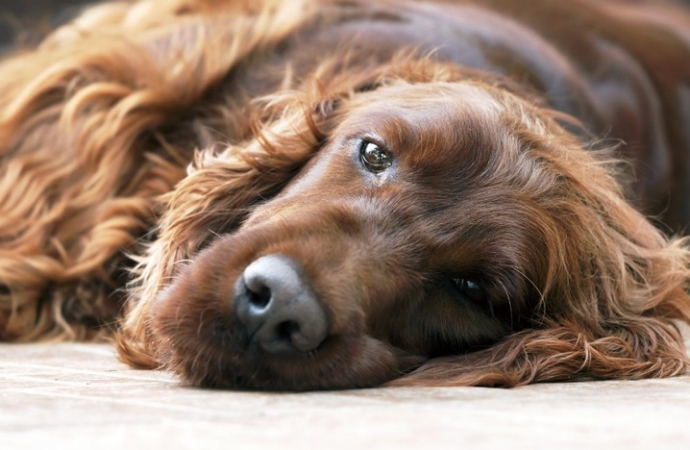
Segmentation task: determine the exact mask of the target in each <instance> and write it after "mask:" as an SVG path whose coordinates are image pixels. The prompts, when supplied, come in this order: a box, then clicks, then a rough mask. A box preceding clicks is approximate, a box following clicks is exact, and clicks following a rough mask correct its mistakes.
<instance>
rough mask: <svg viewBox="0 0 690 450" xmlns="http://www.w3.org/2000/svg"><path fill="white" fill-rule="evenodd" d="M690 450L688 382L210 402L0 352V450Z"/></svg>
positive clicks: (50, 355)
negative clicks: (465, 449) (379, 449)
mask: <svg viewBox="0 0 690 450" xmlns="http://www.w3.org/2000/svg"><path fill="white" fill-rule="evenodd" d="M260 447H263V448H294V449H301V450H302V449H312V448H324V449H354V450H359V449H362V450H365V449H367V450H368V449H375V448H395V449H408V448H410V449H411V448H415V449H434V450H436V449H446V448H447V449H462V448H472V449H477V448H479V449H482V448H497V449H511V450H512V449H518V448H526V449H535V448H549V449H566V448H578V449H592V448H602V449H607V450H611V449H618V448H620V449H626V450H628V449H637V448H649V449H669V448H677V449H690V376H684V377H679V378H673V379H665V380H647V381H628V382H622V381H607V382H588V383H563V384H542V385H535V386H528V387H525V388H519V389H512V390H502V389H486V388H415V389H408V388H404V389H403V388H388V389H369V390H358V391H342V392H323V393H306V394H264V393H241V392H218V391H205V390H198V389H191V388H186V387H182V386H180V385H179V384H178V383H177V382H176V381H175V380H174V379H172V378H171V377H170V376H169V375H168V374H166V373H163V372H148V371H136V370H131V369H129V368H127V367H126V366H124V365H122V364H120V363H119V362H118V361H117V360H116V358H115V356H114V352H113V350H112V348H111V347H110V346H108V345H101V344H35V345H34V344H32V345H8V344H0V448H2V449H3V450H14V449H17V450H29V449H34V448H35V449H39V448H40V449H51V450H52V449H62V448H65V449H70V450H71V449H82V448H89V449H94V450H102V449H106V448H118V449H135V448H146V449H150V450H152V449H158V448H163V449H173V448H190V449H204V448H223V449H226V448H227V449H250V448H260Z"/></svg>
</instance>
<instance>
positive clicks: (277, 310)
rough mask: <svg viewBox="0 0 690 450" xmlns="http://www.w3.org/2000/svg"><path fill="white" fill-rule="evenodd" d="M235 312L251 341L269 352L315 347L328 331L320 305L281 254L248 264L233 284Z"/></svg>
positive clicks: (288, 351) (285, 351)
mask: <svg viewBox="0 0 690 450" xmlns="http://www.w3.org/2000/svg"><path fill="white" fill-rule="evenodd" d="M235 312H236V314H237V319H238V320H239V321H240V323H242V324H243V325H244V326H245V327H246V329H247V333H248V335H249V336H250V340H251V343H254V344H258V345H260V346H261V347H262V348H263V349H264V350H265V351H267V352H269V353H290V352H295V351H300V352H308V351H310V350H314V349H315V348H317V347H318V346H319V345H320V344H321V343H322V342H323V340H324V339H326V335H327V333H328V324H327V322H326V313H325V312H324V310H323V308H322V307H321V304H320V303H319V302H318V300H317V299H316V296H315V295H314V293H313V292H312V291H311V289H310V288H309V286H308V284H307V283H305V281H304V279H303V277H302V276H301V274H300V272H299V271H298V269H297V266H296V264H295V263H294V262H293V261H292V260H291V259H289V258H287V257H285V256H282V255H268V256H264V257H262V258H259V259H257V260H256V261H254V262H253V263H251V264H250V265H249V266H247V268H246V269H245V271H244V274H243V276H242V277H240V279H239V280H238V282H237V285H236V286H235Z"/></svg>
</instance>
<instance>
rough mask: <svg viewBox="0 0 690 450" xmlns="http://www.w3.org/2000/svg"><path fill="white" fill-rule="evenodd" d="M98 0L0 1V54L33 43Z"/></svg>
mask: <svg viewBox="0 0 690 450" xmlns="http://www.w3.org/2000/svg"><path fill="white" fill-rule="evenodd" d="M89 3H97V0H0V53H2V52H4V51H6V50H8V49H9V48H11V47H12V46H14V45H16V44H32V43H35V42H37V41H39V40H40V39H41V37H43V36H45V34H46V33H48V32H49V31H50V30H51V29H53V28H55V27H56V26H57V25H59V24H61V23H64V22H66V21H68V20H69V19H71V18H72V17H74V16H75V15H76V14H77V13H78V12H79V11H80V10H81V8H82V7H83V6H84V5H88V4H89Z"/></svg>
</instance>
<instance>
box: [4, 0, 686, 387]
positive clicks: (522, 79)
mask: <svg viewBox="0 0 690 450" xmlns="http://www.w3.org/2000/svg"><path fill="white" fill-rule="evenodd" d="M688 30H690V14H688V13H687V12H686V11H685V10H684V9H683V8H682V7H681V6H679V5H678V4H675V3H672V2H670V1H669V2H665V1H651V0H650V1H644V0H642V1H632V0H631V1H624V0H615V1H607V2H600V1H597V0H571V1H568V2H555V1H551V0H530V1H523V2H515V1H513V0H484V1H463V0H456V1H445V2H441V1H438V2H428V3H424V2H413V1H407V2H406V1H387V0H376V1H373V2H372V1H359V0H347V1H346V0H321V1H319V0H303V1H264V2H252V1H246V2H242V1H239V0H235V1H231V0H228V1H211V0H206V1H203V0H145V1H140V2H137V3H131V4H128V3H113V4H104V5H101V6H98V7H95V8H92V9H89V10H87V11H86V12H85V13H84V14H83V15H82V16H80V17H79V18H78V19H77V20H75V21H74V22H73V23H72V24H69V25H67V26H64V27H62V28H60V29H58V30H57V31H56V32H55V33H53V34H52V35H51V36H50V37H49V38H48V39H47V40H46V41H45V42H44V43H43V44H42V45H41V46H40V47H39V48H37V49H33V50H29V51H25V52H23V53H21V54H17V55H15V56H13V57H11V58H8V59H7V60H6V61H4V63H2V65H0V100H1V101H0V105H2V107H1V109H0V155H1V158H2V159H0V168H1V170H2V172H1V179H0V208H1V210H0V211H1V212H0V336H1V337H2V338H3V339H5V340H22V341H26V340H36V339H40V338H49V337H60V338H68V339H83V338H88V337H92V336H94V335H95V334H98V333H102V332H100V331H99V330H103V326H104V325H108V324H110V323H112V322H113V321H115V320H117V319H118V317H119V311H120V309H122V307H123V304H124V309H125V313H124V318H123V319H122V321H121V324H120V327H119V328H118V331H117V342H118V349H119V352H120V356H121V358H122V359H123V360H124V361H125V362H127V363H129V364H131V365H133V366H140V367H142V366H143V367H165V368H167V369H170V370H173V371H175V372H176V373H177V374H178V375H179V376H180V377H181V378H182V379H183V380H184V381H186V382H189V383H191V384H194V385H200V386H217V387H230V388H242V389H278V390H304V389H329V388H349V387H363V386H375V385H379V384H382V383H386V382H392V383H393V384H426V385H431V384H433V385H467V384H479V385H507V386H512V385H519V384H525V383H530V382H534V381H551V380H579V379H591V378H643V377H662V376H671V375H676V374H680V373H684V372H685V371H686V369H687V367H688V358H687V356H686V353H685V349H684V347H683V343H682V339H681V336H680V333H679V332H678V330H677V329H676V327H675V325H674V322H673V321H674V320H675V319H680V320H682V321H690V298H688V294H687V293H686V291H687V288H688V279H689V277H690V269H689V264H690V254H689V253H688V249H687V246H686V241H685V240H684V239H668V238H666V237H664V235H663V234H662V232H660V231H659V230H658V229H657V228H655V227H654V226H653V225H652V224H651V223H650V222H649V221H648V220H647V219H645V217H644V216H643V215H642V214H641V213H640V212H638V209H640V210H642V211H643V212H644V213H647V214H653V215H655V217H656V218H658V219H659V221H660V222H659V223H662V222H663V223H665V225H664V230H676V231H679V230H681V229H682V228H683V227H685V226H686V225H687V224H688V223H690V202H688V201H687V198H688V194H690V131H689V130H690V31H688ZM619 158H623V159H625V160H627V161H630V164H628V165H622V164H620V162H619V161H620V159H619ZM624 193H625V194H624ZM626 195H627V199H626ZM630 202H632V203H633V204H634V205H636V207H633V206H631V203H630ZM636 208H638V209H636ZM132 261H134V262H132ZM129 273H133V274H134V275H133V277H132V278H131V279H130V277H129V275H128V274H129ZM128 281H129V282H128ZM106 328H108V327H106Z"/></svg>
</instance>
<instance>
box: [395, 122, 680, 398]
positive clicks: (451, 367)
mask: <svg viewBox="0 0 690 450" xmlns="http://www.w3.org/2000/svg"><path fill="white" fill-rule="evenodd" d="M537 116H539V117H542V118H544V117H546V118H547V119H546V120H544V121H543V122H541V123H540V125H539V126H540V127H541V130H540V132H539V133H535V132H533V131H532V130H530V129H529V128H533V126H526V125H525V124H524V123H515V124H513V127H514V129H515V130H516V131H515V132H516V135H517V136H518V137H519V138H520V140H521V142H522V147H523V150H522V152H523V154H525V155H531V156H533V157H534V159H532V160H536V161H540V163H541V169H542V170H544V171H545V172H546V171H552V173H550V174H548V173H547V174H546V175H547V176H546V177H541V179H542V180H548V179H551V180H552V184H550V185H548V186H536V187H535V190H538V189H540V188H543V189H544V193H545V194H546V195H541V196H540V197H541V198H542V200H538V201H539V202H540V203H541V207H542V211H543V212H544V215H543V217H541V218H540V221H541V222H542V223H544V224H547V225H545V226H547V227H548V229H549V232H548V233H545V234H544V235H545V236H547V237H548V238H549V239H550V241H549V242H548V243H547V245H546V248H548V249H549V250H548V251H549V254H548V255H545V256H544V258H545V260H544V262H543V266H544V268H545V269H546V270H545V272H546V273H547V274H548V275H547V278H546V279H545V280H543V281H540V282H539V283H541V284H540V285H539V286H538V288H539V291H540V293H541V299H540V303H539V305H538V307H537V308H536V311H535V312H534V313H533V315H532V316H531V317H529V318H526V320H525V322H526V323H527V325H526V326H525V329H523V330H522V331H518V332H516V333H513V334H511V335H509V336H507V337H506V338H505V339H504V340H503V341H501V342H499V343H497V344H494V345H493V346H491V347H490V348H486V349H484V350H480V351H477V352H475V353H471V354H467V355H460V356H453V357H446V358H439V359H434V360H430V361H429V362H427V363H426V364H425V365H423V366H422V367H420V368H419V369H417V370H416V371H414V372H412V373H410V374H408V375H406V376H405V377H403V378H401V379H399V380H395V381H393V382H392V383H391V384H393V385H427V386H428V385H443V386H449V385H483V386H517V385H523V384H528V383H532V382H539V381H565V380H569V381H572V380H585V379H611V378H616V379H636V378H651V377H667V376H673V375H678V374H682V373H684V372H686V371H687V369H688V367H689V365H690V361H689V360H688V355H687V353H686V349H685V347H684V343H683V337H682V335H681V333H680V331H679V328H678V325H679V322H686V323H687V322H688V321H690V297H689V296H688V288H689V286H688V280H690V268H689V266H690V251H689V250H688V239H687V238H673V239H667V238H665V237H664V236H663V235H662V234H661V232H660V231H659V230H658V229H656V228H655V227H654V226H653V225H652V224H651V223H650V222H649V221H648V220H647V219H645V218H644V217H643V216H642V215H641V214H640V213H639V212H637V211H636V210H635V209H634V208H633V207H631V206H630V204H629V203H627V202H626V201H625V199H624V197H623V194H622V192H621V188H620V187H619V185H618V184H617V183H616V180H615V179H614V175H613V174H615V172H616V171H615V166H616V164H617V161H611V160H609V159H607V158H606V157H605V155H603V153H602V154H598V153H597V152H596V151H592V150H588V151H583V150H582V145H581V143H580V142H578V139H576V138H575V137H573V136H571V135H570V134H569V133H568V132H566V131H564V130H563V129H561V128H560V127H558V126H556V125H555V124H554V123H550V122H552V121H551V120H549V119H548V118H549V116H551V117H552V118H557V116H554V113H552V112H549V111H543V110H541V111H539V112H538V113H537ZM535 281H536V280H535Z"/></svg>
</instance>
